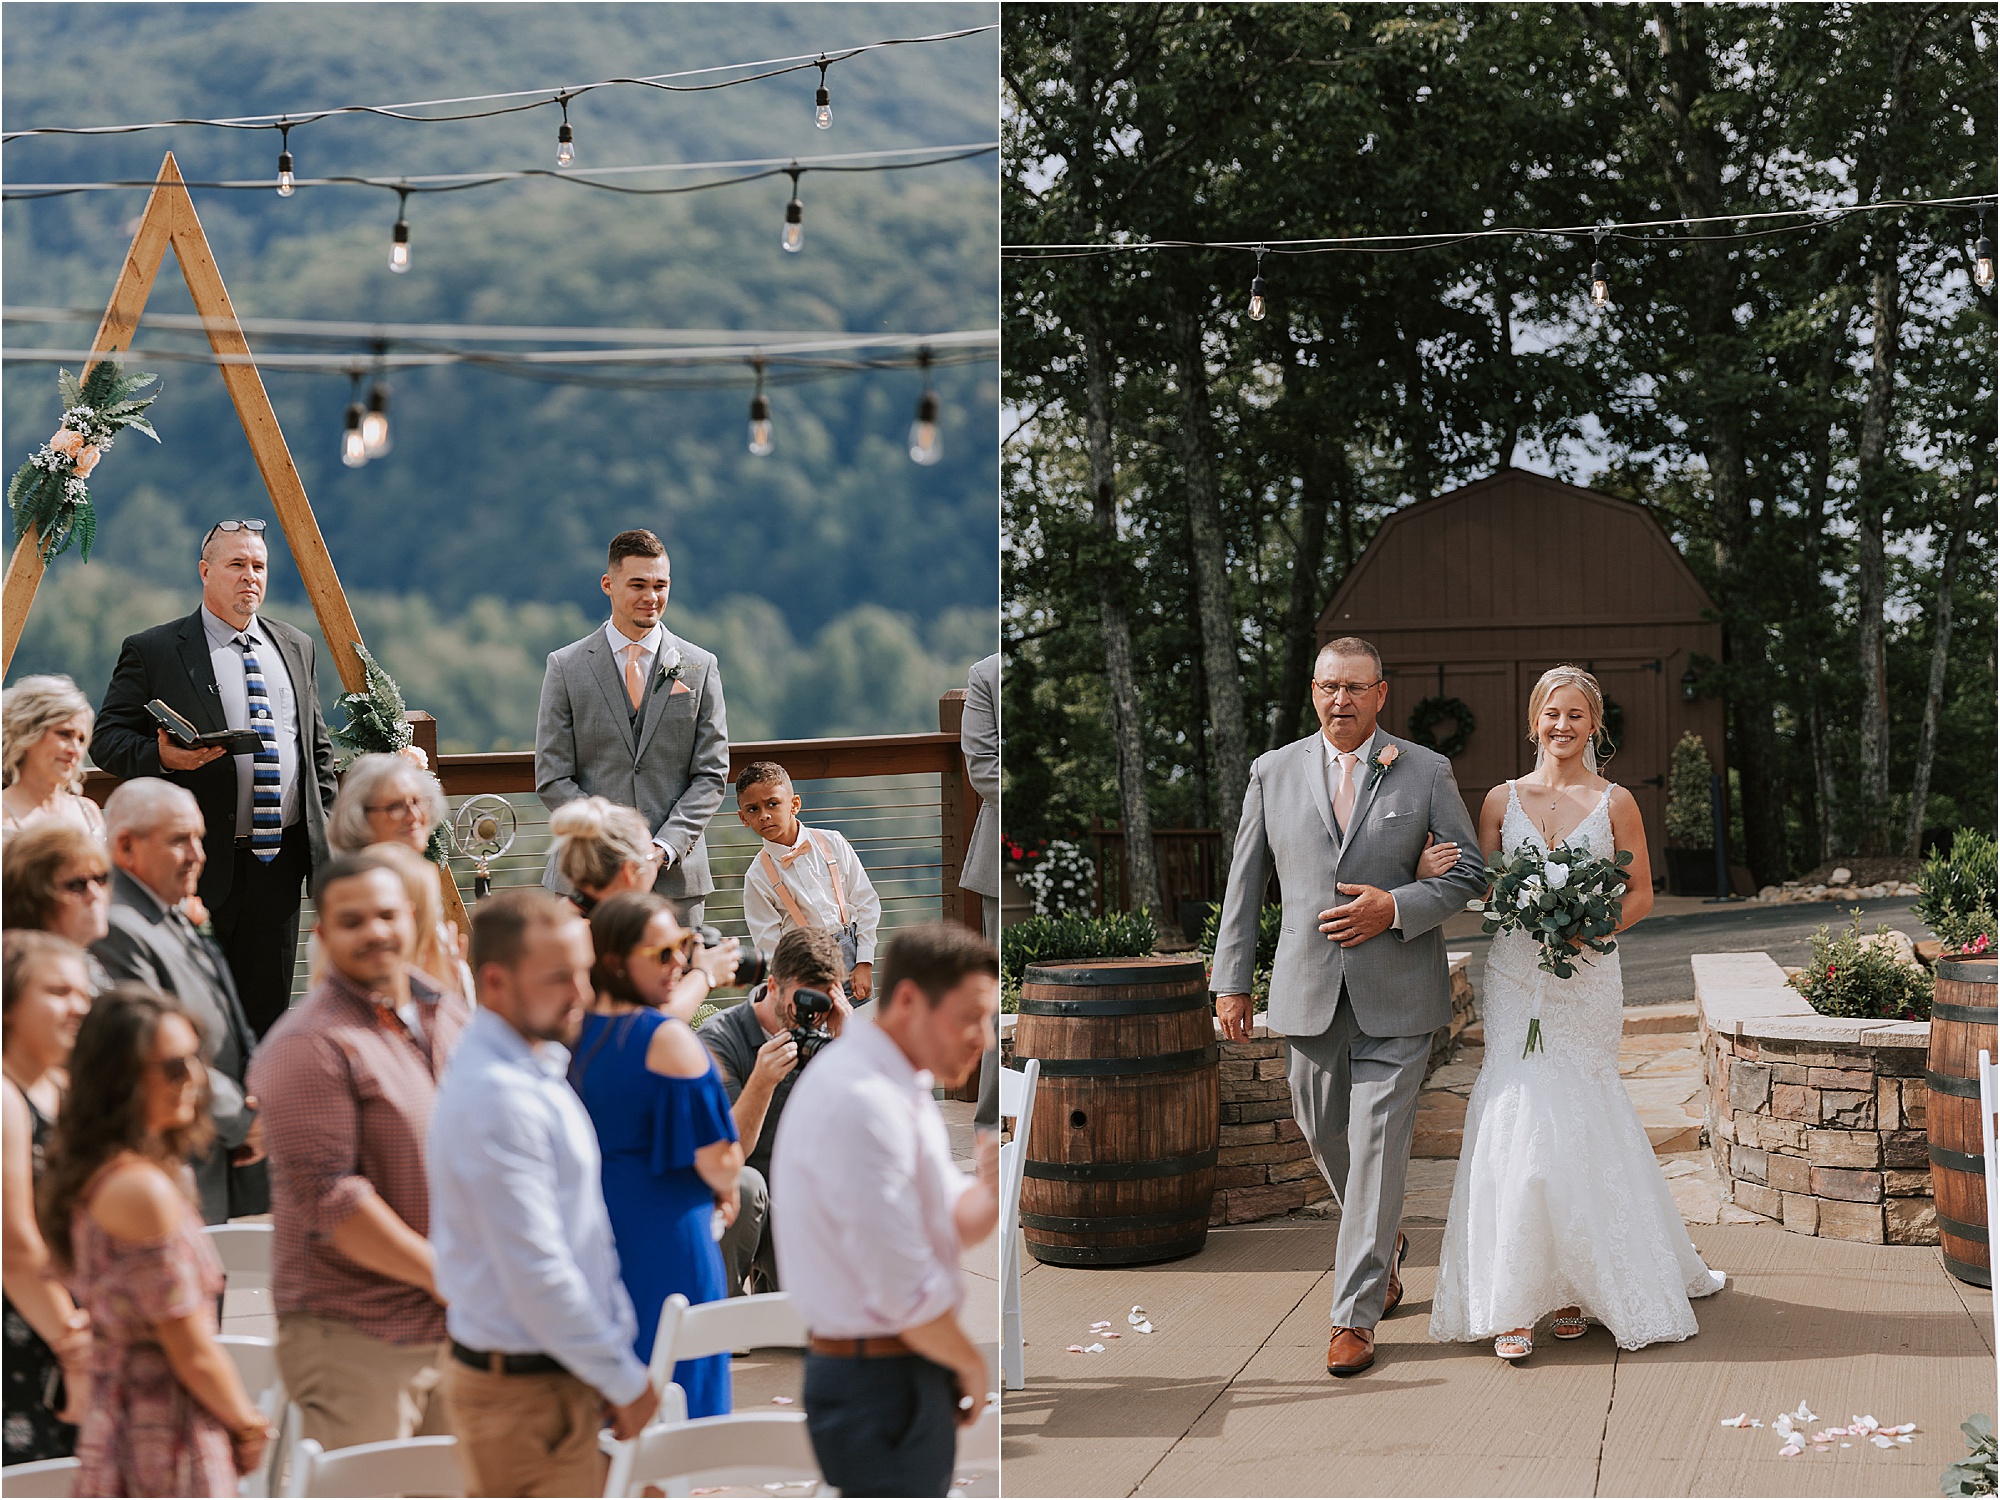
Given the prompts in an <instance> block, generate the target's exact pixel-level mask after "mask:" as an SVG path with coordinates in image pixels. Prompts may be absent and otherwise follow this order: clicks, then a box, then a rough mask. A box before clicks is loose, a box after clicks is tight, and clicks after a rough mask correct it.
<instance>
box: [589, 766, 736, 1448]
mask: <svg viewBox="0 0 2000 1500" xmlns="http://www.w3.org/2000/svg"><path fill="white" fill-rule="evenodd" d="M570 806H571V807H574V806H576V804H575V803H571V804H570ZM568 810H569V809H568V808H564V809H562V811H564V812H567V811H568ZM590 936H591V941H592V945H593V946H594V947H595V949H596V951H597V962H596V963H595V964H594V965H593V966H592V968H591V983H592V985H593V987H594V988H595V989H596V991H597V999H596V1001H595V1003H593V1004H592V1006H591V1008H590V1010H589V1011H588V1012H586V1013H585V1015H584V1018H583V1029H582V1031H581V1032H580V1033H579V1034H578V1036H577V1039H576V1047H575V1050H574V1053H573V1055H572V1059H571V1062H570V1071H569V1077H570V1083H571V1084H572V1085H573V1086H574V1087H575V1089H576V1092H577V1095H578V1096H579V1097H580V1098H581V1099H582V1100H583V1107H584V1108H585V1109H586V1110H588V1111H589V1112H590V1119H591V1123H592V1124H593V1125H595V1126H596V1127H597V1142H598V1147H599V1151H600V1154H601V1156H602V1159H603V1164H604V1165H603V1182H604V1202H605V1206H606V1207H607V1208H608V1209H609V1210H610V1212H611V1232H612V1235H613V1238H614V1239H615V1241H616V1243H617V1246H618V1266H619V1274H620V1276H621V1277H622V1278H623V1280H624V1282H625V1289H626V1291H627V1292H629V1293H630V1294H631V1297H632V1306H633V1308H634V1310H635V1311H636V1312H637V1313H638V1316H639V1336H638V1338H637V1339H636V1340H634V1342H633V1352H634V1353H635V1354H636V1355H637V1356H638V1357H639V1358H640V1360H642V1361H645V1360H650V1359H651V1358H652V1357H653V1338H654V1335H655V1334H656V1333H657V1332H658V1330H659V1322H660V1308H661V1306H662V1305H663V1304H664V1303H665V1302H666V1300H667V1298H668V1297H670V1296H672V1295H673V1294H674V1293H675V1292H679V1293H681V1294H682V1295H683V1296H685V1297H686V1298H687V1299H688V1301H689V1302H719V1301H721V1300H722V1299H723V1298H724V1297H725V1296H727V1295H728V1286H727V1284H726V1282H725V1280H724V1276H723V1270H722V1254H721V1252H720V1251H719V1250H718V1249H717V1248H716V1243H715V1242H716V1230H715V1227H714V1225H715V1218H716V1215H717V1214H718V1213H720V1215H721V1216H722V1222H723V1224H725V1225H727V1224H729V1223H730V1222H732V1221H733V1220H734V1219H735V1217H736V1211H737V1207H738V1202H737V1186H736V1180H737V1176H738V1174H739V1173H740V1172H741V1171H742V1169H743V1148H742V1146H741V1145H740V1144H739V1143H738V1141H737V1135H736V1121H735V1118H734V1117H733V1116H732V1115H731V1113H730V1109H729V1094H728V1091H727V1090H725V1089H724V1088H723V1086H722V1077H721V1075H720V1074H719V1073H717V1072H716V1070H715V1063H714V1060H713V1059H712V1058H711V1057H710V1056H709V1052H708V1048H707V1047H705V1046H703V1045H702V1043H701V1042H700V1041H699V1040H698V1039H697V1038H696V1037H695V1034H694V1032H693V1030H692V1029H691V1028H690V1026H689V1024H688V1023H689V1021H690V1020H691V1019H692V1017H693V1015H694V1012H695V1009H696V1008H697V1007H698V1006H699V1005H700V1004H701V1002H702V1001H703V1000H704V999H705V998H707V996H708V993H709V991H710V990H711V989H714V988H715V987H717V986H719V985H724V984H727V983H729V981H730V980H731V979H733V978H734V977H735V973H736V944H735V943H733V942H732V943H728V944H725V945H719V946H717V947H714V948H700V947H698V946H696V945H695V942H694V935H693V934H692V933H689V932H684V931H683V930H682V929H681V926H680V924H679V923H678V922H677V921H675V920H674V913H673V908H672V907H671V906H670V905H669V904H668V903H667V901H666V900H665V899H664V898H662V897H660V896H656V895H654V894H653V893H652V892H650V891H627V892H620V893H617V894H614V895H610V896H607V897H605V899H604V900H602V901H599V902H597V903H596V904H595V906H594V908H593V910H592V911H591V914H590ZM670 1378H671V1379H672V1380H673V1381H674V1382H675V1383H676V1384H678V1385H679V1386H680V1387H681V1389H682V1390H684V1391H686V1392H687V1406H688V1411H687V1414H688V1415H689V1416H690V1417H713V1416H726V1415H727V1414H728V1412H729V1410H730V1397H729V1356H728V1355H727V1354H718V1355H712V1356H710V1357H709V1358H707V1359H697V1360H682V1361H680V1362H679V1363H677V1364H676V1365H675V1366H674V1370H673V1374H672V1376H671V1377H670Z"/></svg>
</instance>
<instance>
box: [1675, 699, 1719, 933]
mask: <svg viewBox="0 0 2000 1500" xmlns="http://www.w3.org/2000/svg"><path fill="white" fill-rule="evenodd" d="M1712 774H1713V768H1712V767H1711V766H1710V765H1709V763H1708V747H1707V746H1706V745H1704V744H1703V743H1702V739H1701V736H1700V735H1698V734H1696V733H1694V731H1692V730H1689V731H1688V732H1687V733H1686V734H1684V735H1682V736H1681V738H1680V743H1679V744H1677V745H1675V746H1674V756H1673V762H1672V765H1671V767H1670V768H1669V770H1668V772H1667V889H1668V890H1670V891H1672V892H1673V893H1674V894H1675V895H1676V896H1721V895H1725V894H1727V893H1726V892H1723V891H1718V890H1717V889H1716V888H1715V819H1714V816H1713V814H1712V812H1711V811H1710V808H1711V803H1710V794H1709V789H1708V784H1709V778H1710V776H1711V775H1712Z"/></svg>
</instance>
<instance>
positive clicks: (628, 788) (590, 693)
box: [535, 531, 729, 927]
mask: <svg viewBox="0 0 2000 1500" xmlns="http://www.w3.org/2000/svg"><path fill="white" fill-rule="evenodd" d="M672 583H673V574H672V565H671V563H670V562H669V560H668V558H667V549H666V547H665V546H664V545H663V544H662V543H661V541H660V539H659V538H658V537H656V536H654V535H653V533H652V532H650V531H621V532H619V533H618V535H617V536H615V537H613V538H612V539H611V546H610V549H609V556H608V559H607V568H606V572H605V574H604V577H603V578H602V579H601V580H599V586H600V587H602V588H603V590H604V593H605V596H606V597H607V598H609V599H610V601H611V618H610V620H609V621H607V622H606V623H605V625H604V627H603V629H601V630H593V631H591V633H590V634H589V635H587V636H585V637H584V638H583V639H582V640H580V641H576V642H574V643H572V644H570V645H568V646H565V647H563V648H562V649H561V650H560V651H554V652H551V653H550V654H549V666H548V674H547V676H545V677H544V678H543V679H542V701H541V709H540V712H539V714H538V716H537V718H536V722H535V790H536V791H538V792H539V793H541V797H542V802H543V803H544V804H545V805H546V806H547V808H548V810H549V811H550V812H554V811H555V810H556V809H557V808H558V807H561V806H562V805H563V804H564V803H565V802H573V801H575V800H576V799H577V798H578V797H584V796H598V797H608V798H610V799H611V800H612V801H613V802H616V803H618V804H619V805H620V806H621V807H636V808H638V809H639V811H640V813H641V814H642V815H643V816H644V817H645V819H646V826H647V827H648V828H651V829H652V830H653V842H654V843H655V844H656V845H658V846H659V849H660V870H659V874H658V875H657V876H656V877H655V879H654V881H653V889H654V890H655V891H656V892H658V893H659V894H660V895H661V896H664V897H665V898H666V899H667V900H669V901H671V902H672V903H673V904H674V913H675V915H676V916H677V917H678V918H679V919H680V923H681V925H682V926H683V927H698V926H700V925H701V916H702V907H703V906H704V905H705V904H706V898H707V896H708V894H709V892H711V891H713V890H714V889H715V881H714V879H713V877H712V876H711V875H710V874H709V869H708V844H707V842H706V840H705V839H704V837H703V834H704V832H705V831H706V829H707V828H708V820H709V819H710V818H711V817H712V816H714V814H715V810H716V809H717V808H718V807H720V806H721V805H722V794H723V792H724V790H725V789H726V788H727V787H728V785H729V728H728V724H727V721H726V719H725V717H724V713H723V705H722V674H721V671H720V670H719V669H718V667H717V664H716V660H715V658H714V657H713V656H712V655H710V654H709V653H708V652H706V651H704V650H702V649H701V647H699V646H697V645H695V644H694V643H693V642H692V641H684V640H680V639H679V638H677V637H676V636H675V635H674V634H673V633H672V632H671V631H669V630H668V629H667V628H666V626H665V625H663V624H662V623H661V616H662V614H663V612H664V611H665V609H666V607H667V595H668V593H669V592H670V590H671V587H672ZM542 883H543V884H544V885H546V886H548V887H549V888H550V889H552V890H556V889H562V888H563V884H562V878H561V877H560V876H559V875H558V874H557V873H556V867H555V854H554V852H553V851H551V852H550V855H549V865H548V869H547V871H546V873H545V874H544V875H543V877H542Z"/></svg>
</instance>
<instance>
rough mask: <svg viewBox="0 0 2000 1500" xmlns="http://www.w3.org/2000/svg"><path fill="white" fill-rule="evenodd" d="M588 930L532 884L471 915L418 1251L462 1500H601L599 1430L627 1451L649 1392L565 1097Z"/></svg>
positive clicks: (597, 1195)
mask: <svg viewBox="0 0 2000 1500" xmlns="http://www.w3.org/2000/svg"><path fill="white" fill-rule="evenodd" d="M591 956H592V955H591V946H590V928H589V925H588V924H587V923H585V922H584V920H583V919H582V918H581V917H579V916H578V915H577V914H576V909H575V908H574V907H573V906H571V905H570V903H569V902H567V901H564V900H562V899H561V898H559V897H557V896H554V895H551V894H550V893H549V892H547V891H544V890H542V889H540V888H539V887H536V886H519V887H514V888H511V889H508V890H504V891H498V892H495V893H494V894H493V895H491V896H488V897H487V898H486V899H485V900H483V901H481V902H480V903H479V906H478V908H477V909H476V910H475V911H474V913H473V917H472V968H473V974H474V976H475V978H476V981H477V983H478V986H479V1009H478V1011H477V1012H476V1013H475V1014H474V1016H473V1018H472V1022H471V1024H470V1025H469V1026H467V1027H466V1029H465V1034H464V1036H463V1037H462V1038H461V1040H460V1042H459V1045H458V1049H457V1050H456V1051H455V1052H454V1053H453V1054H452V1057H451V1061H450V1063H449V1064H447V1065H446V1068H445V1072H444V1078H443V1080H442V1081H441V1082H440V1084H439V1085H438V1092H437V1103H436V1107H435V1109H434V1110H433V1112H432V1115H431V1126H430V1136H429V1141H428V1145H427V1148H426V1152H425V1155H426V1159H427V1161H428V1163H429V1167H430V1218H431V1231H430V1238H431V1245H432V1248H433V1249H434V1251H435V1252H436V1257H437V1261H436V1264H437V1290H438V1297H439V1298H440V1300H442V1301H443V1302H444V1303H445V1304H446V1311H445V1328H446V1331H447V1332H448V1333H449V1334H450V1336H451V1356H452V1362H451V1364H450V1366H449V1368H448V1369H447V1371H446V1375H445V1399H446V1400H447V1401H448V1402H449V1404H450V1408H451V1414H452V1427H453V1430H454V1431H455V1432H456V1433H457V1434H458V1441H459V1456H460V1458H461V1460H462V1461H463V1463H464V1465H465V1472H466V1481H467V1488H466V1493H467V1494H468V1495H597V1494H602V1493H603V1491H604V1472H605V1463H604V1458H603V1455H602V1454H601V1453H600V1452H599V1451H598V1446H597V1433H598V1429H599V1427H601V1426H603V1425H605V1424H606V1418H608V1419H609V1425H610V1427H611V1430H612V1432H613V1434H614V1435H615V1436H617V1437H619V1438H621V1439H623V1438H630V1437H635V1436H637V1435H638V1433H639V1432H640V1431H642V1430H643V1429H644V1428H645V1426H646V1424H647V1423H648V1422H649V1421H651V1420H652V1417H653V1414H654V1413H655V1412H657V1411H658V1410H659V1405H660V1393H659V1392H658V1391H656V1390H654V1389H653V1387H652V1384H651V1382H650V1381H649V1380H648V1378H647V1373H646V1367H645V1366H644V1365H643V1364H641V1363H640V1362H639V1360H638V1357H637V1356H636V1355H635V1354H634V1353H633V1352H632V1349H633V1340H634V1338H635V1337H636V1336H637V1333H638V1326H639V1325H638V1319H637V1316H636V1315H635V1314H634V1312H633V1309H632V1299H631V1298H630V1297H629V1296H628V1295H626V1291H625V1283H624V1281H623V1279H622V1278H621V1277H620V1276H619V1274H618V1251H617V1249H616V1247H615V1246H614V1244H613V1242H612V1236H611V1216H610V1213H609V1212H608V1211H607V1210H606V1208H605V1206H604V1190H603V1187H602V1184H601V1179H600V1172H601V1162H600V1160H599V1156H598V1149H597V1133H596V1131H595V1129H594V1128H593V1127H592V1125H591V1123H590V1116H589V1115H588V1114H586V1113H585V1112H584V1108H583V1103H582V1101H581V1100H579V1099H578V1098H577V1097H576V1093H575V1091H574V1090H573V1089H571V1088H570V1086H569V1080H568V1076H567V1075H568V1069H569V1051H568V1049H567V1047H566V1046H565V1045H564V1044H565V1043H566V1042H569V1041H571V1040H573V1039H574V1038H575V1036H576V1033H577V1028H578V1027H579V1026H580V1025H581V1024H582V1022H583V1011H584V1007H585V1006H586V1005H588V1004H589V1003H590V999H591V989H590V964H591Z"/></svg>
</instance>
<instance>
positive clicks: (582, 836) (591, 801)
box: [549, 797, 653, 891]
mask: <svg viewBox="0 0 2000 1500" xmlns="http://www.w3.org/2000/svg"><path fill="white" fill-rule="evenodd" d="M549 832H550V833H552V834H553V835H555V844H556V868H557V869H558V870H560V871H561V872H562V877H563V879H565V880H567V881H568V882H569V883H570V884H571V885H573V886H575V887H576V888H577V889H578V890H580V891H601V890H603V889H604V888H605V887H606V886H607V885H609V884H611V882H612V881H614V880H616V879H617V878H618V872H619V871H620V870H622V869H624V868H625V866H626V865H628V864H633V865H643V864H644V863H645V862H646V855H647V851H648V850H649V848H650V847H651V845H652V842H653V835H652V831H651V830H650V829H648V828H647V827H646V820H645V819H644V818H643V817H641V816H640V815H639V810H638V809H637V808H636V807H621V806H619V805H618V804H617V803H616V802H613V801H611V800H610V799H609V798H608V797H579V798H577V799H576V800H575V801H574V802H565V803H564V804H563V805H562V806H561V807H559V808H557V809H556V810H555V812H554V813H553V814H552V815H551V816H550V818H549Z"/></svg>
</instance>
